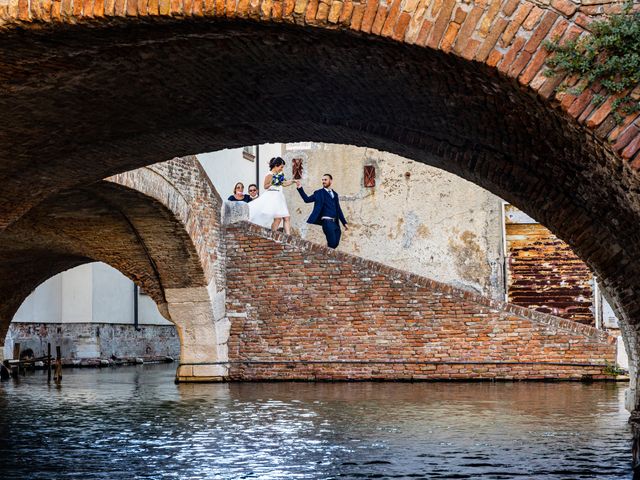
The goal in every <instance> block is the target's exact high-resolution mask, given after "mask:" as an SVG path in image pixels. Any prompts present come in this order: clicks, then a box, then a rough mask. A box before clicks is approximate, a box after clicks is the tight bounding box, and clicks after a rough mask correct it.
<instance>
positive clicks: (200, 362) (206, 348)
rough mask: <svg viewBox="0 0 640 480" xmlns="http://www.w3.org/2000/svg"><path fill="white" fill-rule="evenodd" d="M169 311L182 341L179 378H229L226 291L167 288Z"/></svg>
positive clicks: (183, 379) (180, 379) (211, 379)
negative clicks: (212, 293)
mask: <svg viewBox="0 0 640 480" xmlns="http://www.w3.org/2000/svg"><path fill="white" fill-rule="evenodd" d="M165 294H166V297H167V302H168V310H169V315H170V316H171V320H172V321H173V322H174V323H175V325H176V328H177V331H178V335H179V337H180V343H181V351H182V353H181V356H180V364H179V366H178V370H177V372H176V382H220V381H223V380H225V379H226V378H227V376H228V367H227V365H226V364H224V362H226V361H228V353H227V340H228V337H229V320H228V319H227V318H226V316H225V314H224V312H225V311H224V292H222V293H218V294H217V295H211V294H210V289H207V288H204V287H200V288H178V289H168V290H166V291H165Z"/></svg>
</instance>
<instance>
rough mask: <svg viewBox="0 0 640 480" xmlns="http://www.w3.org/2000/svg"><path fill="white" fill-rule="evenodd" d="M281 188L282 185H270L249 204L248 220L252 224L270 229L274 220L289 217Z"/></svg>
mask: <svg viewBox="0 0 640 480" xmlns="http://www.w3.org/2000/svg"><path fill="white" fill-rule="evenodd" d="M265 178H266V177H265ZM263 184H264V183H263ZM283 188H284V187H282V185H279V186H277V187H276V186H273V185H271V186H270V187H269V188H268V189H267V190H265V191H264V192H263V193H262V194H261V195H260V196H259V197H258V198H256V199H255V200H252V201H251V202H249V220H250V221H251V222H252V223H255V224H257V225H262V226H263V227H266V228H271V224H272V223H273V219H274V218H284V217H288V216H289V209H288V208H287V200H286V198H284V192H283V191H282V189H283Z"/></svg>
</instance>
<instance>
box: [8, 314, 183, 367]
mask: <svg viewBox="0 0 640 480" xmlns="http://www.w3.org/2000/svg"><path fill="white" fill-rule="evenodd" d="M16 342H17V343H20V350H21V351H22V352H24V351H25V350H26V349H31V350H33V353H34V355H35V356H36V357H39V356H43V355H46V352H47V343H51V347H52V350H53V353H54V354H55V347H56V346H60V347H61V352H62V358H63V359H64V360H65V361H74V360H84V359H98V358H99V359H110V358H112V356H115V357H117V358H135V357H139V358H144V359H155V358H157V357H164V356H169V357H172V358H174V359H178V357H179V356H180V339H179V337H178V334H177V332H176V328H175V327H174V326H173V325H144V326H141V327H140V329H139V330H135V328H134V327H133V325H114V324H111V323H70V324H65V323H62V324H45V323H12V324H11V326H10V327H9V332H8V334H7V338H6V341H5V350H9V353H8V354H7V352H6V351H5V355H6V356H7V357H8V358H12V355H11V352H12V351H13V345H14V343H16Z"/></svg>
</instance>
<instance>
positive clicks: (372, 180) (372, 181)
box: [364, 165, 376, 188]
mask: <svg viewBox="0 0 640 480" xmlns="http://www.w3.org/2000/svg"><path fill="white" fill-rule="evenodd" d="M364 186H365V187H368V188H371V187H375V186H376V167H375V166H373V165H365V167H364Z"/></svg>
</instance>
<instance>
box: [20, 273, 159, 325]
mask: <svg viewBox="0 0 640 480" xmlns="http://www.w3.org/2000/svg"><path fill="white" fill-rule="evenodd" d="M133 319H134V305H133V282H131V280H129V279H128V278H127V277H125V276H124V275H123V274H122V273H120V272H119V271H118V270H116V269H115V268H112V267H110V266H109V265H107V264H105V263H88V264H86V265H81V266H79V267H76V268H72V269H71V270H67V271H65V272H62V273H60V274H58V275H56V276H54V277H52V278H50V279H49V280H47V281H46V282H44V283H43V284H42V285H40V286H39V287H38V288H36V290H35V291H34V292H33V293H32V294H31V295H29V296H28V297H27V298H26V300H25V301H24V303H23V304H22V305H21V306H20V308H19V309H18V311H17V312H16V314H15V316H14V317H13V321H14V322H33V323H112V324H133ZM138 323H139V324H140V325H170V324H171V322H169V321H168V320H166V319H165V318H164V317H163V316H162V315H160V312H159V311H158V307H157V306H156V304H155V302H154V301H153V300H152V299H151V298H150V297H148V296H147V295H144V294H140V295H139V296H138Z"/></svg>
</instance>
